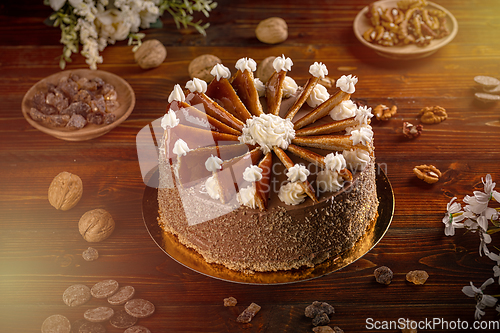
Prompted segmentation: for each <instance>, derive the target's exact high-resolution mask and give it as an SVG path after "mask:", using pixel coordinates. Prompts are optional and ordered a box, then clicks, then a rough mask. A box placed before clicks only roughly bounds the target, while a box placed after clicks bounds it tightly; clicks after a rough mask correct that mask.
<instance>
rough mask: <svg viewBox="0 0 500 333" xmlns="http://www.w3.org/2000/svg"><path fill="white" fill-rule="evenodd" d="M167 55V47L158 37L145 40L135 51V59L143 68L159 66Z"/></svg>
mask: <svg viewBox="0 0 500 333" xmlns="http://www.w3.org/2000/svg"><path fill="white" fill-rule="evenodd" d="M166 57H167V49H165V46H163V44H162V43H161V42H160V41H159V40H157V39H150V40H147V41H145V42H144V43H142V44H141V46H140V47H139V48H138V49H137V51H135V53H134V59H135V61H136V62H137V64H138V65H139V67H141V68H142V69H150V68H155V67H158V66H160V65H161V64H162V62H163V61H164V60H165V58H166Z"/></svg>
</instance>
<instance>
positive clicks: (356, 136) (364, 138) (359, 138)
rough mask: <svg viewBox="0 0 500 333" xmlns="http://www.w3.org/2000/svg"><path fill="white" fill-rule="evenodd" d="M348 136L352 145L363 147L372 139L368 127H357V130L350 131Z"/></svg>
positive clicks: (370, 130) (371, 132)
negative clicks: (361, 145)
mask: <svg viewBox="0 0 500 333" xmlns="http://www.w3.org/2000/svg"><path fill="white" fill-rule="evenodd" d="M350 135H351V137H350V139H351V140H352V144H353V145H357V144H359V143H362V144H363V145H364V146H367V145H368V143H370V142H372V139H373V131H372V129H371V126H369V125H364V126H359V128H356V129H352V130H350Z"/></svg>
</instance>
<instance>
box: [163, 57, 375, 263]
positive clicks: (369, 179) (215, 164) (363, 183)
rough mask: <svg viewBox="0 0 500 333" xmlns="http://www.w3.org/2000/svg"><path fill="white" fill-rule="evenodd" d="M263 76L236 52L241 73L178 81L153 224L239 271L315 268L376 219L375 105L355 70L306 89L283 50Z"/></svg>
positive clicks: (316, 69) (314, 69)
mask: <svg viewBox="0 0 500 333" xmlns="http://www.w3.org/2000/svg"><path fill="white" fill-rule="evenodd" d="M273 65H274V68H275V72H274V74H273V75H272V76H271V78H270V79H269V80H268V81H267V82H266V83H265V85H264V83H262V82H260V80H258V79H255V78H254V77H253V71H255V69H256V63H255V61H253V60H252V59H248V58H242V59H240V60H239V61H238V62H237V63H236V69H237V71H236V73H235V74H234V75H233V76H231V74H230V71H229V69H228V68H226V67H224V66H223V65H221V64H218V65H216V66H215V67H214V69H213V70H212V74H213V75H214V79H213V80H212V81H211V82H210V83H209V84H208V85H207V83H206V82H204V81H201V80H198V79H193V80H192V81H189V82H188V83H187V84H186V89H187V90H185V91H184V90H183V89H182V88H181V87H180V86H179V85H176V86H175V87H174V90H173V92H172V93H171V94H170V96H169V105H168V107H167V112H166V114H165V116H164V117H163V119H162V127H163V128H164V129H165V132H164V138H163V142H162V146H161V149H160V154H159V172H160V188H159V189H158V203H159V224H160V226H161V227H162V228H163V229H164V230H165V231H166V232H170V233H172V234H174V235H176V236H177V237H178V239H179V241H180V242H181V243H182V244H184V245H185V246H187V247H189V248H192V249H194V250H195V251H197V252H198V253H199V254H201V255H202V256H203V258H204V259H205V260H206V261H207V262H209V263H216V264H222V265H224V266H226V267H228V268H230V269H233V270H237V271H260V272H266V271H278V270H290V269H297V268H301V267H304V266H307V267H312V266H314V265H316V264H319V263H321V262H323V261H324V260H326V259H327V258H329V257H331V256H334V255H337V254H339V253H341V252H343V251H345V250H347V249H349V248H351V247H352V246H353V245H354V244H355V242H356V241H357V240H358V239H359V238H360V237H361V236H362V235H363V234H364V232H365V230H366V229H367V227H368V226H369V225H370V223H372V222H373V221H374V220H375V219H376V218H377V208H378V199H377V193H376V184H375V157H374V152H373V131H372V130H371V127H370V125H369V124H370V118H371V117H372V114H371V109H370V108H367V107H358V106H357V105H356V104H355V103H354V102H352V101H351V99H350V96H351V94H352V93H354V91H355V84H356V82H357V78H356V77H353V76H351V75H349V76H342V77H341V78H340V79H339V80H337V83H336V88H339V89H338V90H337V91H336V92H335V93H334V94H333V95H330V93H329V92H328V90H327V89H326V88H325V87H323V86H322V85H321V84H320V80H321V79H323V78H324V77H325V76H326V75H327V74H328V71H327V69H326V66H325V65H323V64H321V63H314V64H313V65H311V67H310V70H309V72H310V73H311V77H310V78H309V80H308V81H307V82H306V83H305V85H304V86H303V87H299V86H298V85H297V84H296V83H295V81H294V80H293V79H292V78H291V77H289V76H287V73H288V71H290V70H291V66H292V65H293V63H292V61H291V59H290V58H285V57H284V56H282V57H278V58H276V60H275V61H274V64H273Z"/></svg>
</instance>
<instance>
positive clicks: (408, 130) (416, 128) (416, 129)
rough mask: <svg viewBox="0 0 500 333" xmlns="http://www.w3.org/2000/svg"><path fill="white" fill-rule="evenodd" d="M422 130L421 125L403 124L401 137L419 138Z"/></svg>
mask: <svg viewBox="0 0 500 333" xmlns="http://www.w3.org/2000/svg"><path fill="white" fill-rule="evenodd" d="M423 130H424V126H422V125H413V124H412V123H408V122H406V121H405V122H403V135H404V136H406V137H407V138H408V139H414V138H416V137H419V136H420V134H422V131H423Z"/></svg>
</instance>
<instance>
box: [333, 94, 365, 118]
mask: <svg viewBox="0 0 500 333" xmlns="http://www.w3.org/2000/svg"><path fill="white" fill-rule="evenodd" d="M357 110H358V107H357V106H356V104H354V102H353V101H351V100H350V99H348V100H346V101H342V102H341V103H340V104H338V105H336V106H335V107H334V108H333V109H332V111H330V117H331V118H332V119H333V120H343V119H347V118H351V117H354V116H355V115H356V111H357Z"/></svg>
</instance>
